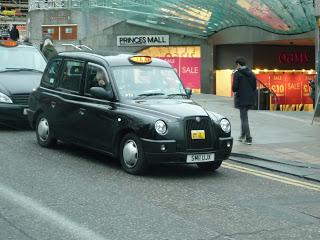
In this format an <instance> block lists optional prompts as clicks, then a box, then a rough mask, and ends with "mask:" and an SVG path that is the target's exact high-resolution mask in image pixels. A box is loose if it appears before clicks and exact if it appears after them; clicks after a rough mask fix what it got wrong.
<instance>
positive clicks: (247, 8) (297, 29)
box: [29, 0, 315, 38]
mask: <svg viewBox="0 0 320 240" xmlns="http://www.w3.org/2000/svg"><path fill="white" fill-rule="evenodd" d="M29 2H30V11H32V10H35V9H39V8H40V9H41V8H43V9H48V8H69V9H74V10H81V11H89V10H90V9H91V10H92V9H100V10H99V11H97V13H101V12H102V13H103V14H108V15H113V16H115V17H117V18H123V19H126V20H127V22H129V23H132V24H136V25H140V26H146V27H150V28H155V29H159V30H166V31H170V32H175V33H179V34H185V35H192V36H197V37H203V38H207V37H209V36H210V35H212V34H214V33H216V32H218V31H221V30H223V29H226V28H229V27H233V26H252V27H257V28H261V29H264V30H266V31H270V32H273V33H279V34H299V33H304V32H308V31H311V30H313V29H314V28H315V17H314V6H313V0H51V1H38V0H31V1H29ZM101 9H104V11H101Z"/></svg>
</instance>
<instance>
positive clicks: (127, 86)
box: [112, 65, 185, 99]
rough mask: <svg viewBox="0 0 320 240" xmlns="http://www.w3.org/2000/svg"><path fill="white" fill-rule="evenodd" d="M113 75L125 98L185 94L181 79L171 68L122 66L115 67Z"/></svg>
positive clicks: (121, 94)
mask: <svg viewBox="0 0 320 240" xmlns="http://www.w3.org/2000/svg"><path fill="white" fill-rule="evenodd" d="M112 73H113V76H114V80H115V84H116V85H117V88H118V89H119V93H120V96H121V97H123V98H128V99H132V98H136V97H137V96H140V95H145V94H150V95H152V94H154V95H157V96H158V97H165V96H168V95H170V94H178V95H179V94H181V95H184V94H185V90H184V87H183V85H182V83H181V81H180V79H179V77H178V76H177V74H176V72H175V71H174V70H173V69H171V68H162V67H150V66H137V65H133V66H121V67H113V68H112Z"/></svg>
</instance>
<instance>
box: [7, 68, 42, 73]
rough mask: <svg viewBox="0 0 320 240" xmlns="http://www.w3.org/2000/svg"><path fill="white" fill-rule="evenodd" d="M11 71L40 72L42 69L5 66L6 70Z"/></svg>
mask: <svg viewBox="0 0 320 240" xmlns="http://www.w3.org/2000/svg"><path fill="white" fill-rule="evenodd" d="M9 71H18V72H20V71H32V72H40V73H42V71H40V70H37V69H33V68H5V70H4V72H9Z"/></svg>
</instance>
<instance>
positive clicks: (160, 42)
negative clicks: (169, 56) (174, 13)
mask: <svg viewBox="0 0 320 240" xmlns="http://www.w3.org/2000/svg"><path fill="white" fill-rule="evenodd" d="M168 45H169V35H124V36H117V46H118V47H134V46H168Z"/></svg>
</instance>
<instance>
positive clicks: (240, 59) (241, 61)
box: [236, 57, 246, 66]
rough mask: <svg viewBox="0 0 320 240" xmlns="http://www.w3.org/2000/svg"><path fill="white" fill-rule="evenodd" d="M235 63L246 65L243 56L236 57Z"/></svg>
mask: <svg viewBox="0 0 320 240" xmlns="http://www.w3.org/2000/svg"><path fill="white" fill-rule="evenodd" d="M236 64H239V65H240V66H245V65H246V59H245V58H244V57H237V58H236Z"/></svg>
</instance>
